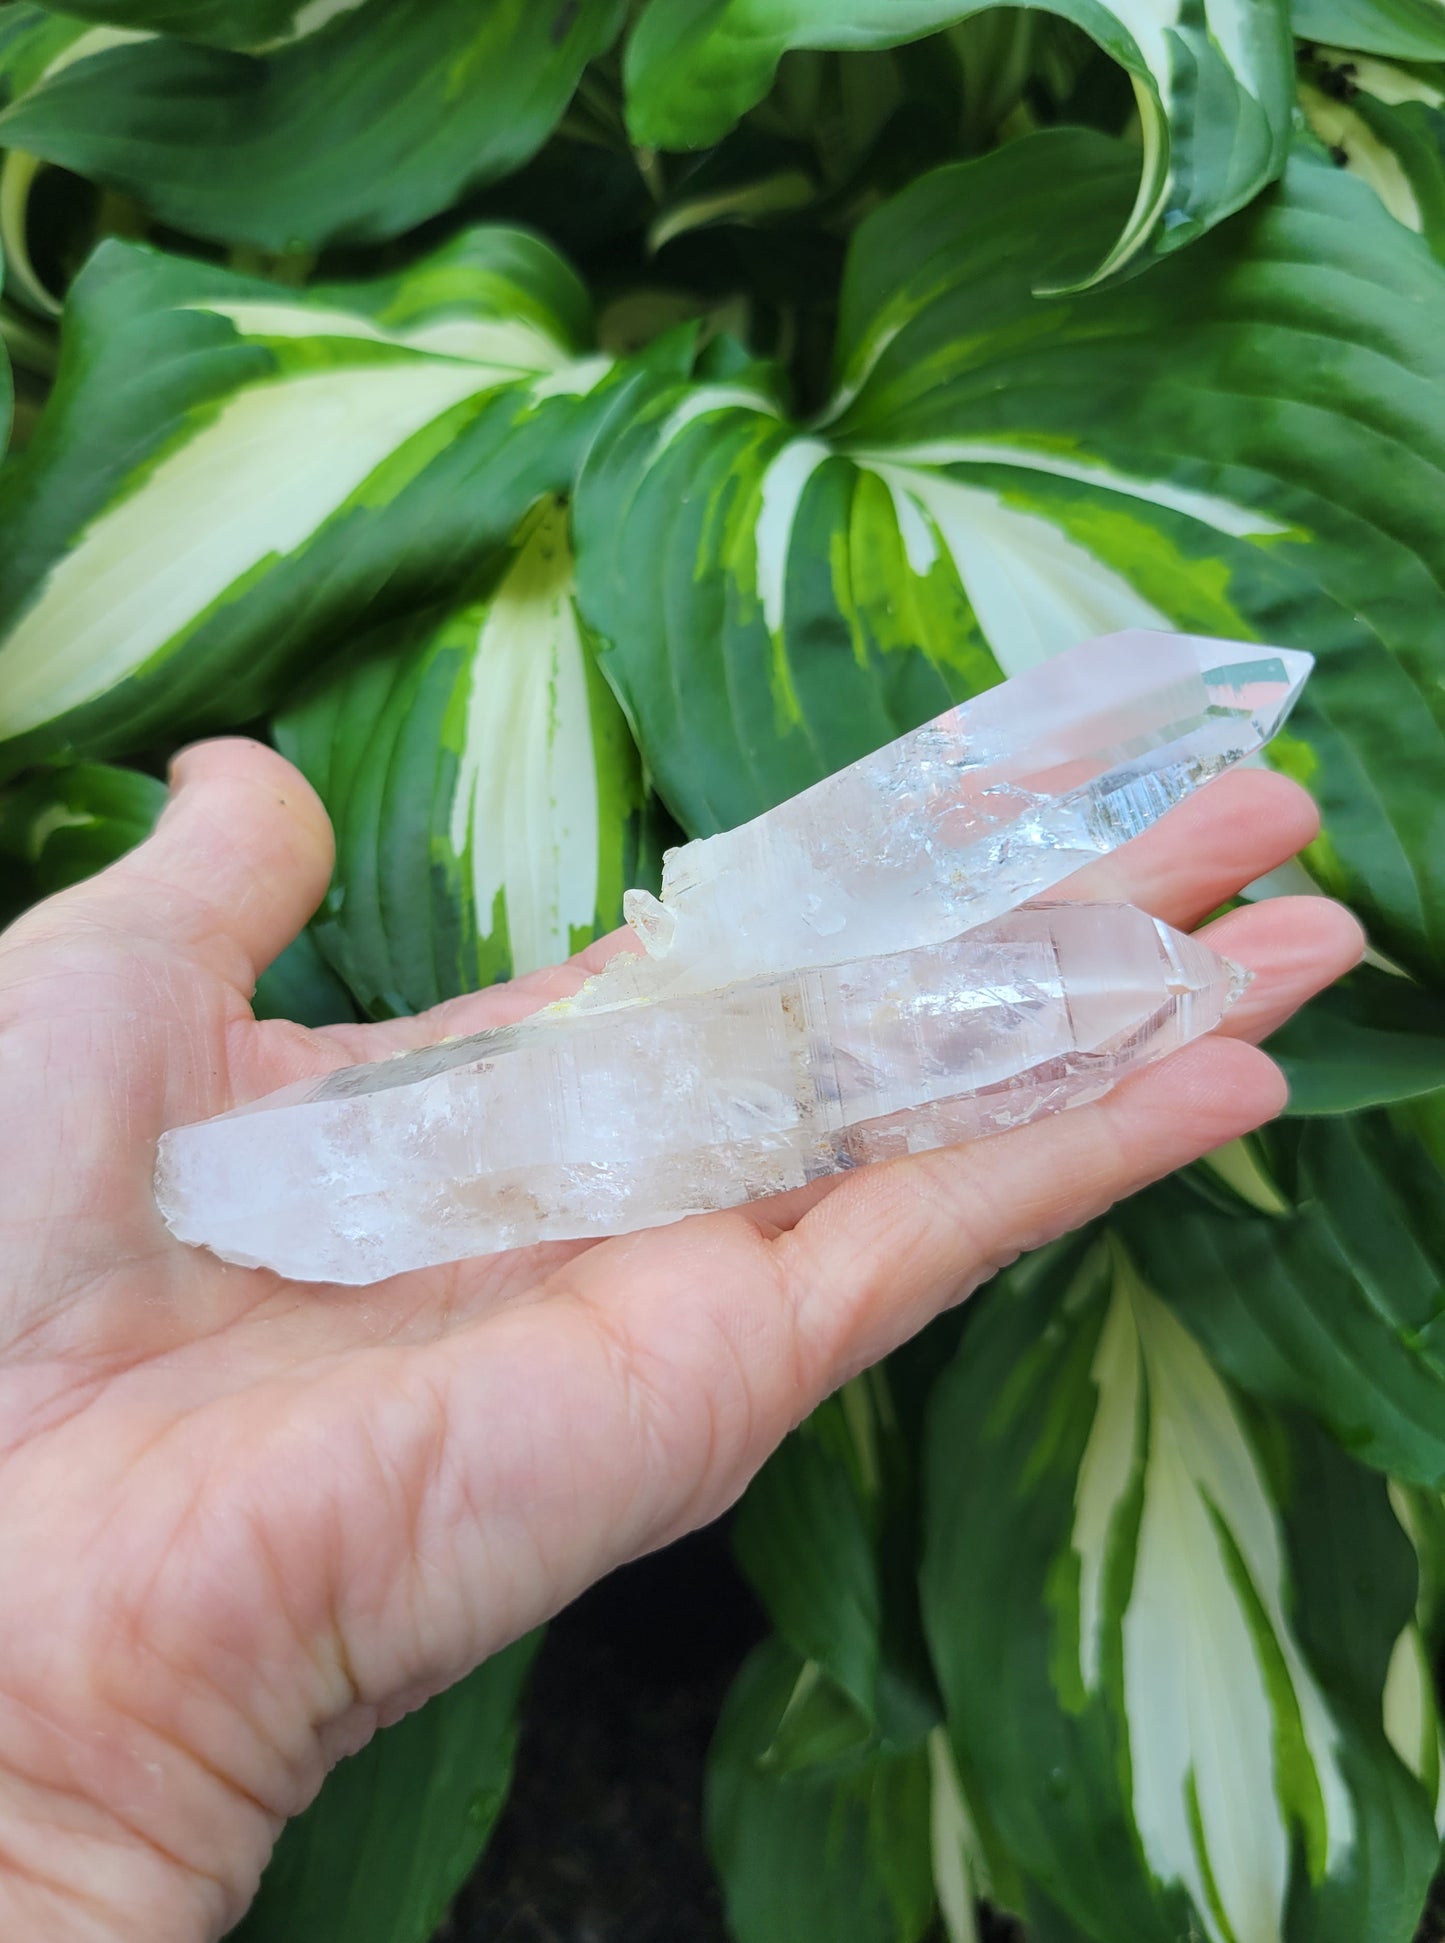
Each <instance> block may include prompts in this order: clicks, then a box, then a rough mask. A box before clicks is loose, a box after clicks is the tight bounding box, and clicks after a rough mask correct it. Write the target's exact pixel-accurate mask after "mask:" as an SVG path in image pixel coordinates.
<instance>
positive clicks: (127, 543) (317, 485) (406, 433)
mask: <svg viewBox="0 0 1445 1943" xmlns="http://www.w3.org/2000/svg"><path fill="white" fill-rule="evenodd" d="M487 382H488V380H487V379H486V377H485V376H484V375H483V374H480V373H479V372H478V371H477V370H475V369H473V368H471V367H469V366H466V365H459V364H453V363H445V364H443V363H431V362H428V363H422V362H420V361H418V362H416V363H406V364H395V365H385V366H375V365H373V366H368V367H366V368H365V369H363V370H359V371H357V370H330V371H322V372H317V373H313V374H309V375H306V376H302V377H294V378H289V379H286V380H284V381H277V382H271V383H265V384H258V385H252V386H249V387H248V388H247V389H245V390H243V391H241V392H238V393H237V394H236V396H235V397H234V398H232V399H230V400H229V401H228V402H227V403H226V404H225V405H224V406H223V407H222V408H221V410H220V412H219V413H218V414H217V415H216V416H215V417H214V418H213V419H212V420H211V421H210V422H209V423H208V424H206V425H205V426H204V427H203V428H202V429H201V430H200V431H199V432H198V433H197V434H196V435H195V437H193V438H192V439H190V440H189V441H188V442H187V443H186V444H184V445H182V446H181V447H180V448H179V449H177V450H176V451H174V452H172V453H171V454H170V455H169V456H168V457H166V458H164V459H162V460H161V461H160V463H159V464H158V465H157V466H156V467H155V468H154V470H153V471H151V472H150V473H148V474H145V475H143V476H142V478H141V480H140V481H139V483H138V484H137V486H136V488H135V490H134V491H133V492H132V493H131V494H130V495H129V496H128V497H125V498H122V499H119V500H117V501H115V502H114V503H112V504H111V505H110V506H109V507H107V509H106V510H105V511H104V512H103V513H101V515H100V516H99V517H98V518H97V519H96V520H94V521H93V522H92V523H91V525H90V526H88V527H87V528H86V529H85V530H84V531H83V532H82V533H81V534H80V535H79V536H78V537H77V538H76V540H75V542H74V543H73V545H72V546H71V548H70V550H69V551H68V552H67V553H66V554H65V555H64V556H63V557H62V558H61V559H60V560H59V561H58V562H57V563H56V565H55V566H54V567H53V568H52V569H51V571H50V573H49V575H48V576H47V578H46V579H45V581H44V582H43V583H42V585H41V587H40V590H39V593H38V595H37V597H36V598H35V600H34V601H33V603H32V605H31V606H30V607H29V609H28V610H27V611H26V612H25V613H24V614H23V615H22V616H21V617H20V619H19V620H18V621H17V623H16V624H15V626H14V627H13V628H12V630H11V632H10V634H9V635H8V637H7V638H6V640H5V642H4V644H3V646H0V737H6V736H17V735H21V734H24V733H25V732H26V731H27V730H30V729H34V728H37V727H39V726H40V725H41V724H43V723H45V722H48V721H50V720H51V719H52V718H54V717H56V716H59V715H61V714H64V713H66V712H67V711H69V710H71V709H74V708H78V707H80V706H81V705H83V704H84V703H86V702H89V701H92V700H94V698H95V697H97V696H99V695H102V694H104V693H105V692H106V691H107V690H108V689H109V688H111V687H113V686H115V684H116V683H118V682H120V681H123V680H124V679H125V678H126V677H127V676H128V675H130V674H132V673H134V672H136V671H137V670H138V669H141V668H144V667H145V666H146V664H147V663H149V662H150V661H151V660H152V659H153V658H154V657H156V656H157V655H159V654H161V653H162V652H163V651H164V650H165V649H166V647H167V646H168V645H169V644H170V643H171V642H172V641H173V640H174V639H175V638H176V637H177V636H178V635H180V634H181V633H182V632H183V631H184V630H185V629H186V628H187V627H188V626H189V625H190V624H191V623H193V622H194V621H195V620H196V619H197V618H198V617H199V616H200V615H201V614H203V613H204V612H205V611H206V610H207V609H208V608H210V607H211V606H212V605H213V603H214V602H216V601H218V600H220V599H221V598H223V596H224V595H225V594H226V592H227V591H228V589H230V588H231V587H233V586H235V584H236V583H237V582H238V581H240V580H241V579H242V578H243V577H244V576H245V575H247V574H248V573H250V572H251V571H253V570H254V569H256V568H257V567H259V566H261V565H263V564H264V563H266V562H268V561H271V560H275V559H277V558H284V557H285V556H286V555H288V554H291V553H294V552H296V551H297V550H298V549H299V548H300V547H302V546H303V545H304V544H305V543H306V542H307V541H308V540H309V539H310V538H311V537H312V536H313V535H314V534H315V533H316V532H317V531H318V529H319V528H320V527H321V526H322V525H324V524H325V522H326V521H327V520H328V519H329V518H330V517H331V516H332V515H333V514H334V513H335V512H336V511H337V510H338V509H339V508H340V507H341V506H342V505H344V504H345V502H346V501H347V500H348V499H349V498H350V497H351V496H352V494H353V493H355V492H356V491H357V490H358V489H359V488H360V487H361V486H363V485H364V484H365V483H366V481H367V480H368V479H369V478H370V477H371V475H372V474H373V473H375V472H376V471H377V469H378V468H379V467H380V466H382V465H383V464H384V463H385V462H386V461H387V460H388V459H389V458H391V457H392V456H393V455H394V454H395V453H396V452H397V450H398V449H399V448H400V447H402V446H403V445H405V444H406V442H407V441H408V440H409V439H410V438H412V437H413V436H414V435H415V434H416V433H418V432H420V431H422V430H423V429H424V428H425V427H426V426H428V425H430V424H432V423H433V422H434V421H435V420H436V419H437V418H439V417H440V416H442V414H443V413H445V412H447V411H448V410H450V409H451V408H452V407H454V406H456V405H458V404H460V403H461V402H462V400H464V399H466V398H468V397H469V396H472V395H473V394H475V393H476V392H478V391H479V390H481V389H483V388H484V387H485V385H486V384H487ZM221 509H224V510H221Z"/></svg>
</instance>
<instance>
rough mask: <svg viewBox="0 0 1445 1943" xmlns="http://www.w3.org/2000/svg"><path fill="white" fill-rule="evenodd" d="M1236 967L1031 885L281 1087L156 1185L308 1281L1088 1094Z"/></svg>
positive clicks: (468, 1246) (910, 1141)
mask: <svg viewBox="0 0 1445 1943" xmlns="http://www.w3.org/2000/svg"><path fill="white" fill-rule="evenodd" d="M1243 982H1244V974H1243V973H1241V972H1240V971H1238V970H1237V968H1236V967H1234V966H1232V965H1230V964H1228V963H1226V961H1225V960H1223V959H1221V958H1219V957H1217V956H1216V955H1215V954H1214V953H1213V952H1212V951H1210V950H1209V949H1208V948H1207V946H1205V945H1202V944H1200V943H1199V942H1198V941H1197V940H1195V939H1192V938H1187V937H1184V936H1182V935H1181V934H1180V933H1178V932H1176V931H1171V930H1170V929H1169V927H1168V926H1167V925H1164V924H1161V923H1159V922H1158V921H1157V920H1156V919H1154V918H1150V917H1147V916H1146V915H1145V914H1144V913H1143V912H1142V911H1137V910H1134V909H1133V908H1132V907H1130V906H1128V905H1122V906H1121V905H1108V904H1056V905H1049V906H1038V907H1032V908H1026V909H1024V910H1021V911H1015V912H1013V913H1011V914H1010V915H1009V916H1007V917H1005V918H1002V919H999V920H998V921H997V922H995V923H993V924H990V925H985V926H982V927H980V928H978V929H976V930H974V931H971V932H970V933H968V935H967V936H966V937H963V938H960V939H957V940H955V941H953V942H950V943H947V944H942V945H928V946H921V947H919V948H917V949H915V950H912V951H902V952H896V953H892V954H888V955H885V956H880V957H872V958H865V959H863V960H860V961H858V962H856V963H849V964H841V965H830V966H822V967H814V968H806V969H803V970H801V971H793V972H788V973H782V974H773V975H772V976H770V977H765V978H758V979H751V980H748V981H745V982H743V983H740V984H735V985H731V986H729V987H727V988H726V989H725V990H723V991H719V992H710V993H705V994H700V995H693V996H686V997H681V998H666V999H655V1000H652V1001H647V1002H643V1003H639V1004H636V1005H633V1006H630V1007H627V1008H625V1009H624V1010H621V1011H617V1012H611V1013H607V1014H591V1013H586V1012H573V1013H570V1014H569V1013H563V1014H561V1015H559V1014H557V1013H555V1012H551V1013H539V1014H536V1015H534V1016H533V1017H532V1018H530V1019H526V1020H524V1021H522V1022H521V1023H520V1024H518V1025H511V1026H502V1027H500V1028H498V1029H496V1030H495V1031H491V1032H483V1033H478V1034H477V1035H475V1036H474V1037H472V1038H469V1039H461V1040H457V1041H455V1042H453V1043H451V1044H449V1045H444V1046H438V1047H436V1048H434V1049H433V1050H431V1051H430V1052H426V1053H413V1054H409V1055H407V1056H405V1057H403V1058H400V1059H396V1060H389V1061H387V1062H385V1063H384V1064H382V1065H378V1066H360V1067H354V1068H351V1069H349V1070H346V1071H343V1072H340V1073H336V1074H333V1075H332V1076H331V1078H329V1079H326V1080H322V1081H321V1082H319V1083H306V1084H303V1085H301V1086H299V1087H293V1088H290V1089H288V1090H287V1091H286V1092H284V1093H278V1094H273V1095H272V1096H271V1097H270V1098H269V1099H267V1100H263V1101H261V1102H259V1103H258V1104H257V1105H256V1106H254V1107H245V1108H241V1109H240V1110H238V1111H237V1112H235V1113H230V1114H225V1115H223V1116H221V1117H220V1118H219V1119H215V1120H209V1121H206V1122H204V1123H203V1124H202V1125H200V1126H196V1127H188V1128H184V1129H182V1130H181V1131H180V1132H179V1133H176V1134H171V1135H168V1136H167V1137H166V1139H165V1141H164V1142H163V1144H162V1155H161V1169H160V1175H159V1181H158V1192H159V1198H160V1202H161V1206H162V1208H163V1210H164V1212H165V1214H166V1217H167V1219H168V1221H169V1222H170V1225H171V1227H172V1228H173V1230H174V1231H175V1233H176V1234H177V1235H179V1236H180V1238H181V1239H182V1240H183V1241H195V1242H204V1243H205V1244H206V1245H207V1246H208V1247H210V1248H212V1249H213V1250H215V1251H216V1252H217V1253H218V1254H220V1255H223V1256H225V1257H226V1259H227V1260H229V1261H234V1262H242V1263H248V1264H253V1265H257V1264H259V1265H264V1266H266V1267H269V1268H274V1269H278V1270H280V1271H281V1272H282V1273H283V1274H286V1275H291V1276H295V1277H299V1278H301V1279H303V1280H311V1281H332V1282H371V1281H377V1280H380V1279H381V1278H382V1277H384V1276H388V1275H395V1274H399V1273H400V1272H402V1271H403V1270H405V1269H412V1268H421V1267H424V1266H427V1265H429V1264H433V1263H440V1262H447V1261H454V1260H457V1259H458V1258H460V1257H463V1256H467V1255H480V1254H490V1253H492V1252H494V1251H496V1250H498V1249H504V1248H512V1247H516V1246H519V1245H520V1244H522V1243H526V1242H536V1241H546V1240H554V1239H563V1238H570V1237H574V1236H579V1235H609V1234H620V1233H623V1232H625V1231H626V1230H628V1229H633V1228H643V1227H651V1226H654V1225H656V1224H657V1223H659V1222H664V1221H672V1220H676V1219H677V1218H678V1217H680V1216H682V1215H685V1214H691V1213H695V1212H698V1211H700V1210H703V1209H709V1208H725V1207H731V1206H734V1205H735V1204H736V1203H738V1202H741V1201H746V1200H751V1199H754V1198H756V1197H757V1196H760V1195H766V1194H776V1193H780V1192H782V1191H783V1190H784V1189H787V1188H792V1187H799V1186H801V1185H803V1183H804V1182H806V1181H810V1180H815V1179H817V1178H818V1177H819V1176H820V1175H823V1174H830V1173H835V1172H837V1171H838V1170H839V1169H841V1168H846V1167H851V1166H854V1165H856V1164H858V1163H860V1162H864V1161H871V1160H881V1159H886V1158H888V1157H889V1156H892V1155H895V1154H903V1153H909V1152H918V1151H921V1150H922V1149H925V1148H929V1147H939V1146H945V1145H949V1144H951V1143H953V1142H955V1141H960V1140H968V1139H972V1138H974V1137H976V1136H978V1135H980V1134H986V1133H993V1132H997V1131H999V1130H1000V1129H1003V1128H1007V1127H1015V1126H1020V1125H1022V1124H1023V1123H1024V1122H1026V1121H1029V1120H1033V1119H1036V1118H1038V1117H1039V1115H1040V1114H1043V1113H1048V1112H1051V1111H1053V1110H1055V1109H1056V1108H1059V1107H1063V1106H1074V1105H1078V1104H1080V1103H1082V1102H1084V1101H1088V1100H1092V1099H1097V1098H1098V1097H1099V1096H1100V1095H1101V1094H1103V1093H1105V1092H1107V1091H1108V1089H1109V1088H1110V1087H1112V1086H1113V1085H1114V1084H1115V1083H1116V1082H1117V1081H1118V1080H1120V1079H1122V1078H1123V1077H1124V1076H1125V1075H1126V1074H1128V1073H1130V1072H1133V1071H1135V1070H1136V1069H1137V1068H1138V1067H1140V1066H1143V1065H1146V1064H1148V1063H1149V1062H1150V1061H1151V1060H1155V1059H1159V1058H1162V1057H1163V1056H1164V1055H1165V1054H1167V1053H1170V1052H1173V1051H1175V1050H1176V1049H1177V1048H1178V1047H1180V1046H1182V1045H1184V1044H1185V1043H1186V1042H1187V1041H1188V1040H1190V1039H1193V1038H1196V1037H1197V1036H1198V1035H1199V1034H1200V1033H1204V1032H1208V1031H1210V1030H1211V1029H1212V1028H1213V1027H1214V1026H1216V1025H1218V1023H1219V1021H1220V1019H1221V1018H1222V1017H1223V1015H1224V1012H1225V1009H1226V1008H1227V1006H1228V1005H1229V1004H1230V1002H1231V1000H1232V999H1233V997H1234V996H1235V995H1236V994H1237V992H1238V991H1239V990H1240V989H1241V988H1242V985H1243Z"/></svg>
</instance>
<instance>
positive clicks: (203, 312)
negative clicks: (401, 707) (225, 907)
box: [0, 229, 605, 768]
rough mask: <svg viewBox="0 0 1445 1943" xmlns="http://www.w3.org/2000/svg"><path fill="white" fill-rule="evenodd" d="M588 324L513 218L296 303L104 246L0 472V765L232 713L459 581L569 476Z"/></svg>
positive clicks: (555, 263) (228, 717) (553, 266)
mask: <svg viewBox="0 0 1445 1943" xmlns="http://www.w3.org/2000/svg"><path fill="white" fill-rule="evenodd" d="M588 329H589V324H588V310H587V303H586V299H585V297H584V295H583V292H582V290H581V287H580V285H579V284H578V283H577V281H576V279H575V278H574V277H573V276H572V274H571V272H570V271H569V270H568V269H567V268H566V267H565V266H564V265H563V264H562V263H561V261H560V260H559V259H558V258H557V257H556V256H554V255H553V253H552V252H551V251H550V250H549V249H547V248H546V246H545V245H544V244H542V243H541V242H539V241H538V240H537V239H535V238H533V237H530V236H527V235H524V234H521V233H519V232H516V231H513V230H505V229H479V230H473V231H470V232H467V233H465V234H463V235H462V236H460V237H458V238H456V239H455V240H454V241H453V242H451V243H449V244H447V245H446V246H445V247H444V248H443V249H442V250H440V251H439V252H437V253H436V254H435V255H433V256H431V257H427V258H425V259H423V260H422V261H421V262H420V263H418V264H416V265H414V266H413V267H412V268H411V269H409V270H406V271H404V272H402V273H401V274H399V275H397V276H393V277H388V278H383V279H380V280H378V281H376V282H374V283H366V284H348V285H331V286H318V287H316V288H313V289H311V290H308V291H305V292H298V291H292V290H286V289H282V288H279V287H278V286H276V285H273V284H268V283H264V282H261V281H259V280H257V279H254V278H248V277H240V276H235V275H232V274H230V273H228V272H226V271H223V270H218V269H214V268H212V267H210V266H208V265H205V264H201V263H196V262H191V261H186V260H181V259H175V258H168V257H165V256H161V255H159V254H156V253H154V252H151V251H148V250H140V249H136V248H132V247H130V246H127V245H122V244H117V243H109V244H106V245H104V246H102V248H101V249H100V250H99V251H98V252H97V253H96V255H95V256H94V257H93V258H92V260H91V262H90V264H89V266H88V267H87V269H86V271H85V272H84V274H83V275H82V276H81V277H80V279H79V280H78V281H77V283H76V285H75V287H74V289H73V291H72V294H71V298H70V302H69V305H68V307H67V317H66V328H65V333H64V339H63V350H62V359H61V367H60V374H59V378H58V381H57V384H56V389H55V391H54V394H53V395H52V398H51V400H50V403H49V405H48V407H47V409H46V411H45V414H44V416H43V418H42V420H41V423H40V425H39V427H38V429H37V431H36V433H35V436H34V439H33V442H32V443H31V445H30V447H29V448H28V450H27V451H26V453H25V454H24V456H23V458H22V459H21V460H20V461H19V462H18V463H17V464H15V465H14V466H12V467H11V468H10V469H9V470H8V471H7V472H6V474H5V476H4V478H3V479H0V525H3V530H4V533H5V547H4V550H3V557H0V768H6V767H8V768H14V767H15V766H18V765H19V764H20V763H21V762H24V761H26V760H29V759H32V758H34V757H35V756H38V755H49V754H52V753H54V752H56V751H76V752H79V753H85V754H108V753H111V752H115V751H121V750H125V749H128V748H136V747H140V746H143V745H144V744H145V743H146V742H148V741H151V740H154V739H155V738H157V737H158V736H159V735H161V734H166V735H170V736H176V735H179V734H182V733H185V732H187V731H189V730H192V729H196V728H202V727H210V726H215V725H226V724H235V723H241V722H245V721H248V720H250V719H251V718H253V717H254V716H255V715H256V714H258V713H260V712H261V711H263V710H264V709H266V708H267V707H269V706H270V705H271V704H272V703H273V702H274V701H275V700H276V699H277V696H278V695H279V694H280V693H281V692H283V690H284V687H285V685H286V684H287V683H288V682H289V681H290V680H291V679H293V678H294V676H295V673H296V671H297V668H298V666H300V665H304V664H306V663H307V662H308V661H314V660H315V659H316V658H317V656H318V655H319V653H320V652H321V651H322V650H324V649H325V648H326V647H327V646H329V645H330V644H331V643H333V642H334V641H335V640H336V639H337V638H339V636H340V635H341V634H342V632H343V631H344V630H345V629H347V628H348V627H350V626H351V625H353V624H354V623H355V621H356V620H357V618H358V616H359V615H361V614H362V613H363V612H364V611H366V610H367V609H368V607H369V606H371V605H372V604H373V603H375V604H376V605H377V607H378V608H379V610H380V612H382V613H386V612H396V611H405V610H406V609H407V608H408V607H410V606H412V605H414V604H415V603H416V602H417V601H418V600H419V599H429V600H436V599H438V598H441V597H444V596H445V595H446V594H447V593H448V592H449V591H450V590H451V589H453V588H456V587H458V586H460V585H461V584H462V583H463V582H464V581H465V580H467V579H468V578H470V577H471V576H472V575H474V574H475V573H476V572H477V571H478V569H479V567H482V566H484V565H485V562H486V559H487V556H488V551H489V549H494V548H500V547H502V546H504V545H505V544H506V542H507V541H508V540H509V539H510V537H511V534H512V533H513V532H514V530H515V528H516V526H517V523H518V521H519V519H520V518H521V517H522V515H523V514H524V512H525V511H526V510H527V508H528V507H529V506H531V505H533V504H534V503H535V502H536V500H537V499H538V498H539V497H540V496H541V495H542V494H543V493H544V492H546V491H549V490H554V489H555V488H557V487H558V486H561V485H565V484H566V482H567V481H568V479H569V477H570V475H571V473H572V471H573V470H574V467H575V464H576V454H577V448H578V444H579V442H580V440H581V439H582V438H583V437H584V436H585V433H586V430H587V418H588V411H589V405H588V403H587V400H586V394H587V393H589V392H590V391H591V389H592V388H593V387H595V386H596V384H597V383H598V382H599V379H600V378H601V376H602V375H603V372H604V369H605V365H604V362H603V361H601V360H599V359H597V358H595V357H592V356H589V355H588V353H587V351H586V338H587V333H588Z"/></svg>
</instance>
